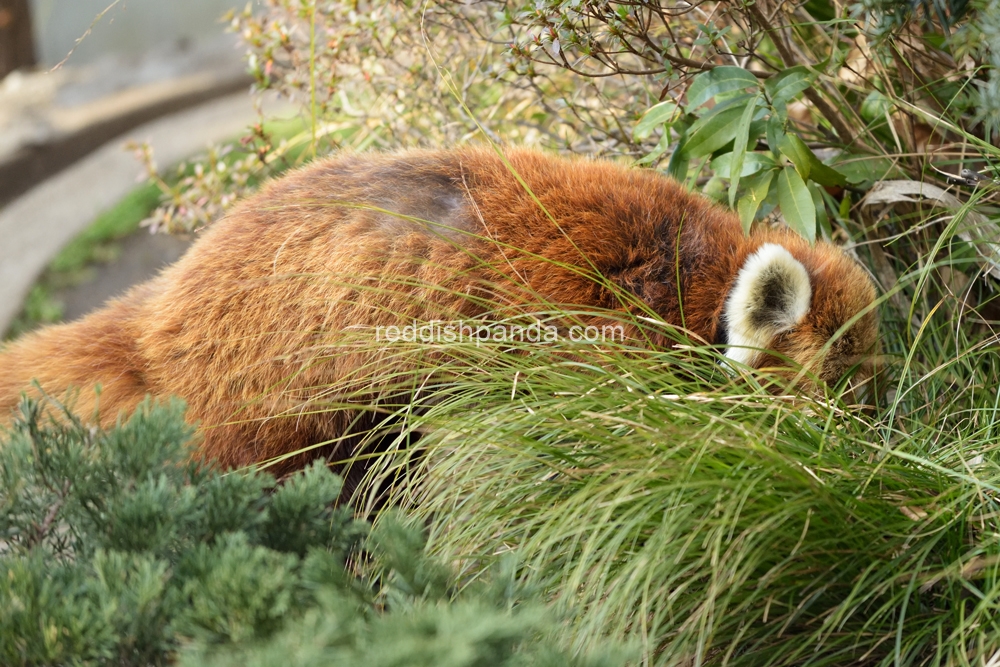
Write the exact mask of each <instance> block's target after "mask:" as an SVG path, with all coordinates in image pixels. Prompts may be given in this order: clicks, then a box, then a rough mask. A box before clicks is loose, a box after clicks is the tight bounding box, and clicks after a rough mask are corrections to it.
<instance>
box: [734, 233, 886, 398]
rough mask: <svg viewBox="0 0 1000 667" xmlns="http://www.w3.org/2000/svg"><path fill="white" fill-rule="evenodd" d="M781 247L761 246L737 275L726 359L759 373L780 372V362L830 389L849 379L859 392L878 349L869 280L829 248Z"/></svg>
mask: <svg viewBox="0 0 1000 667" xmlns="http://www.w3.org/2000/svg"><path fill="white" fill-rule="evenodd" d="M782 241H783V242H782V243H770V242H768V243H763V244H761V245H760V246H759V247H758V248H757V249H756V250H755V251H754V252H752V253H751V254H750V255H749V256H748V258H747V260H746V261H745V262H744V264H743V267H742V268H741V269H740V271H739V273H738V275H737V276H736V280H735V282H734V284H733V287H732V289H731V290H730V292H729V296H728V297H727V299H726V304H725V310H724V324H725V326H726V338H727V341H728V346H729V347H728V349H727V351H726V356H728V357H729V358H731V359H733V360H735V361H738V362H740V363H743V364H746V365H748V366H754V367H757V368H764V367H778V366H784V365H786V364H785V363H784V362H783V361H782V358H783V359H786V360H791V361H792V362H794V363H795V364H796V365H798V366H800V367H802V368H803V369H806V371H808V373H809V374H811V375H813V376H815V377H817V378H819V379H820V380H822V381H823V382H825V383H826V384H829V385H831V386H832V385H835V384H837V383H838V382H839V381H840V380H841V379H843V378H844V377H845V376H846V375H848V374H850V375H851V376H852V380H851V382H852V385H853V386H854V387H859V386H862V385H863V384H864V383H865V382H866V381H867V380H868V379H869V378H870V377H871V376H872V374H873V372H874V363H875V353H876V348H877V345H878V334H877V322H876V314H875V309H874V306H873V304H874V302H875V288H874V286H873V285H872V281H871V279H870V278H869V277H868V275H867V274H866V273H865V271H864V269H862V268H861V266H860V265H858V263H857V262H855V261H854V260H853V259H851V258H850V257H848V256H847V255H846V254H845V253H844V252H843V251H841V250H840V249H838V248H836V247H834V246H832V245H829V244H824V243H819V244H817V245H815V246H809V245H807V244H806V243H804V242H800V241H799V240H798V239H782ZM768 351H773V352H774V353H776V354H771V353H769V352H768Z"/></svg>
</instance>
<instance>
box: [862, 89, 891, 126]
mask: <svg viewBox="0 0 1000 667" xmlns="http://www.w3.org/2000/svg"><path fill="white" fill-rule="evenodd" d="M891 108H892V100H890V99H889V98H888V97H886V96H885V95H883V94H882V93H880V92H879V91H877V90H873V91H872V92H871V93H869V94H868V97H866V98H865V101H864V102H862V103H861V109H860V111H861V117H862V118H864V119H865V120H867V121H868V122H869V123H870V122H872V121H874V120H880V119H883V118H885V115H886V114H887V113H889V110H890V109H891Z"/></svg>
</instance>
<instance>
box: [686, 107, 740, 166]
mask: <svg viewBox="0 0 1000 667" xmlns="http://www.w3.org/2000/svg"><path fill="white" fill-rule="evenodd" d="M742 116H743V109H740V108H728V109H725V110H724V111H722V113H717V114H713V115H712V116H711V117H709V118H708V119H707V120H706V121H705V122H704V123H702V122H698V123H695V124H694V125H693V126H692V128H691V130H692V132H691V136H690V137H689V138H688V142H687V152H688V154H689V155H690V156H691V157H700V156H702V155H709V154H711V153H713V152H714V151H717V150H719V149H720V148H722V147H723V146H725V145H726V144H728V143H729V142H730V141H732V140H733V138H734V137H735V136H736V131H737V129H739V125H740V118H741V117H742Z"/></svg>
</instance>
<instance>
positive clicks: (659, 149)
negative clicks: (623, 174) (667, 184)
mask: <svg viewBox="0 0 1000 667" xmlns="http://www.w3.org/2000/svg"><path fill="white" fill-rule="evenodd" d="M668 148H670V132H668V131H665V132H664V133H663V136H662V137H660V141H659V142H657V144H656V146H655V147H654V148H653V150H651V151H649V152H648V153H646V154H645V155H643V156H642V157H641V158H639V159H638V160H636V161H635V163H636V164H637V165H644V164H652V163H653V162H656V160H657V159H659V157H660V156H661V155H663V154H664V153H666V152H667V149H668Z"/></svg>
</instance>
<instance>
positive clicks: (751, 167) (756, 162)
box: [709, 151, 778, 178]
mask: <svg viewBox="0 0 1000 667" xmlns="http://www.w3.org/2000/svg"><path fill="white" fill-rule="evenodd" d="M732 162H733V154H732V153H726V154H725V155H720V156H719V157H717V158H715V159H714V160H712V162H711V164H710V165H709V166H710V167H711V168H712V171H714V172H715V175H716V176H719V177H721V178H732ZM776 166H778V164H777V163H776V162H775V161H774V158H772V157H771V155H770V154H769V153H757V152H752V151H747V153H746V155H744V156H743V168H742V169H741V170H740V177H741V178H745V177H747V176H750V175H751V174H756V173H757V172H758V171H760V170H761V169H772V168H774V167H776Z"/></svg>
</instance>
